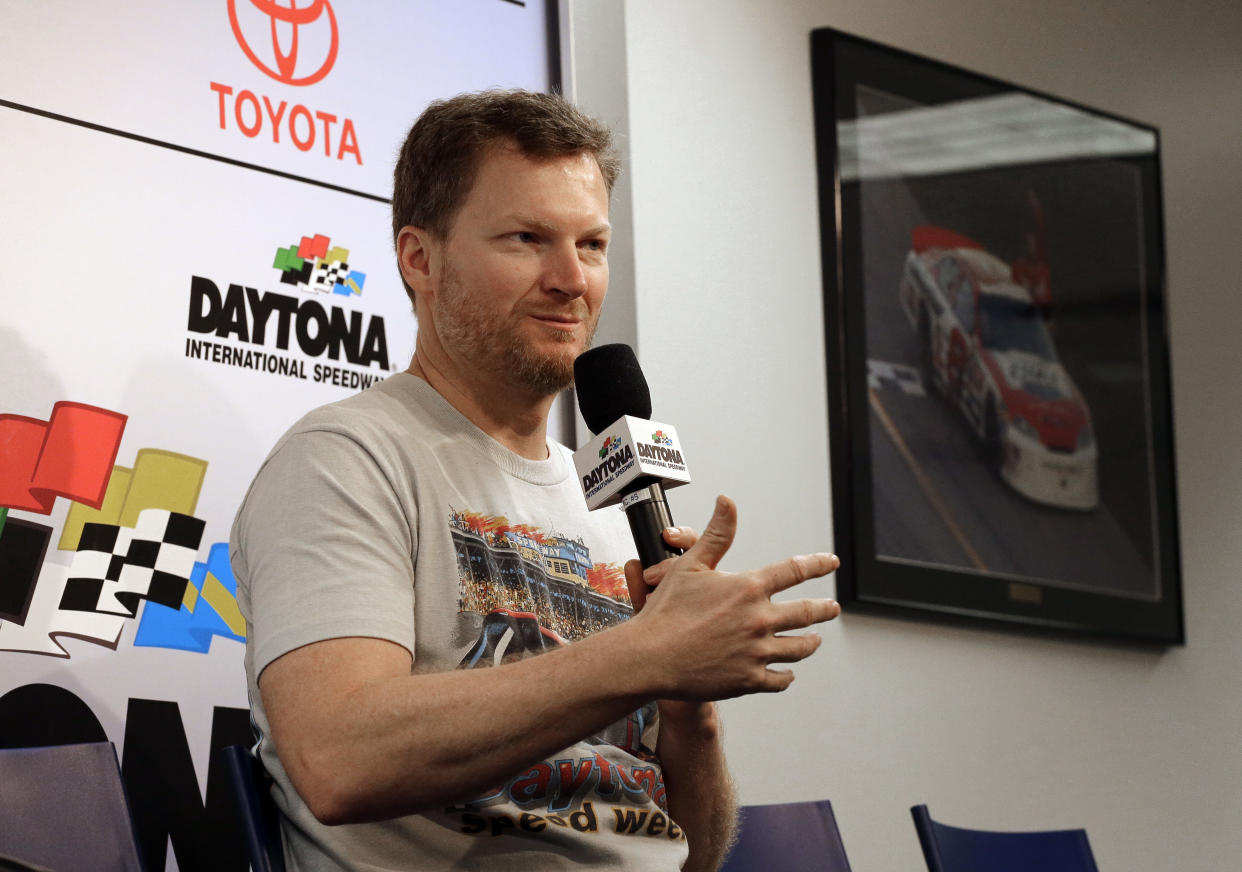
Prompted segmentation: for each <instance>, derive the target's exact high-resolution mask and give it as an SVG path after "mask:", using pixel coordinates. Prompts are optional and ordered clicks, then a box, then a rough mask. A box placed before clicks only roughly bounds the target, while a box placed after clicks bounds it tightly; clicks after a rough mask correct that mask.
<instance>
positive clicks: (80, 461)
mask: <svg viewBox="0 0 1242 872" xmlns="http://www.w3.org/2000/svg"><path fill="white" fill-rule="evenodd" d="M126 420H128V419H127V417H126V416H125V415H122V414H121V413H119V412H112V411H109V410H108V409H101V408H99V407H97V406H88V405H86V404H85V403H70V402H63V401H62V402H59V403H56V404H55V405H54V406H52V417H51V418H50V419H49V420H47V421H40V420H38V419H37V418H27V417H24V416H22V415H0V506H8V507H10V508H14V509H25V510H27V511H31V512H37V513H38V514H41V515H47V514H50V513H51V511H52V506H53V504H54V503H55V502H56V497H58V496H62V497H66V498H68V499H71V500H75V501H76V502H79V503H83V504H85V505H87V506H90V507H91V508H93V509H97V508H99V506H100V505H101V504H102V503H103V498H104V493H105V492H106V491H107V488H108V477H109V476H110V475H111V474H112V465H113V463H115V462H116V455H117V451H118V450H119V449H120V447H121V434H122V433H123V432H124V431H125V422H126Z"/></svg>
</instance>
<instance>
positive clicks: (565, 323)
mask: <svg viewBox="0 0 1242 872" xmlns="http://www.w3.org/2000/svg"><path fill="white" fill-rule="evenodd" d="M530 317H531V318H533V319H534V320H536V321H538V322H539V323H541V324H546V325H548V326H549V327H551V328H553V329H554V330H573V329H575V328H576V327H577V326H578V325H579V324H581V323H582V319H581V318H579V317H578V316H577V315H568V314H563V313H559V312H533V313H531V316H530Z"/></svg>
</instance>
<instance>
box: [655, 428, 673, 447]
mask: <svg viewBox="0 0 1242 872" xmlns="http://www.w3.org/2000/svg"><path fill="white" fill-rule="evenodd" d="M651 441H652V442H654V443H655V444H656V445H672V444H673V437H672V436H669V435H668V434H667V433H665V432H664V431H663V430H656V431H655V432H654V433H652V434H651Z"/></svg>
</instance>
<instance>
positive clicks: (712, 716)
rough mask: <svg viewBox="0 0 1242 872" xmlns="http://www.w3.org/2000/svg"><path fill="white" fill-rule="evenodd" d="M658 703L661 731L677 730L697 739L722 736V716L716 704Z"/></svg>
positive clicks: (676, 701) (675, 700) (669, 701)
mask: <svg viewBox="0 0 1242 872" xmlns="http://www.w3.org/2000/svg"><path fill="white" fill-rule="evenodd" d="M658 702H659V706H660V729H661V731H663V730H675V731H676V732H678V733H681V734H683V735H686V736H693V737H695V738H697V739H715V738H717V737H718V736H719V735H720V716H719V714H718V713H717V711H716V705H715V703H711V702H689V701H683V700H679V699H662V700H659V701H658Z"/></svg>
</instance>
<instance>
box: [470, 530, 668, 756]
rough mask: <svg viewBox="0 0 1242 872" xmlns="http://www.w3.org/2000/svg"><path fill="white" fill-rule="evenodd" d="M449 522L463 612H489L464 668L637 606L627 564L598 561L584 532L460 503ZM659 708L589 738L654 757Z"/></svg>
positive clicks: (580, 633) (558, 641)
mask: <svg viewBox="0 0 1242 872" xmlns="http://www.w3.org/2000/svg"><path fill="white" fill-rule="evenodd" d="M449 529H450V531H451V533H452V537H453V546H454V548H455V550H456V552H457V576H458V581H459V583H460V587H459V595H458V601H457V608H458V612H459V613H472V614H477V615H481V616H482V617H483V624H482V627H481V629H480V631H479V637H478V640H477V641H476V642H475V644H474V646H473V647H472V648H471V649H470V651H469V652H468V653H467V654H466V656H465V657H464V658H463V659H462V662H461V664H460V668H462V669H478V668H482V667H487V666H498V665H500V664H501V663H504V662H507V661H510V660H520V659H522V658H524V657H530V656H533V655H535V654H540V653H542V652H544V651H547V650H549V649H551V648H555V647H557V646H559V645H565V644H568V643H569V642H573V641H576V640H578V639H581V638H583V637H584V636H588V635H590V634H591V633H594V632H596V631H598V630H602V629H605V628H606V627H610V626H612V625H613V624H618V623H620V622H622V621H624V620H626V619H627V618H629V617H630V616H632V615H633V613H634V609H633V607H632V606H631V605H630V596H629V589H628V588H627V587H626V584H625V572H624V570H623V569H622V567H621V566H620V565H618V564H616V563H604V562H599V563H596V562H593V561H592V558H591V550H590V548H589V547H588V546H587V545H586V543H585V542H584V541H583V540H582V539H581V538H580V537H574V536H570V535H565V534H562V533H559V532H551V531H548V530H544V529H542V528H540V527H538V526H534V525H531V524H522V523H514V522H512V521H510V520H509V519H508V518H506V517H505V516H503V515H485V514H481V513H478V512H465V511H457V510H456V509H453V510H451V512H450V515H449ZM655 715H656V706H655V704H654V703H650V704H648V705H646V706H644V707H643V708H641V709H639V710H638V711H635V712H633V713H632V714H630V716H629V717H628V718H626V719H625V720H622V721H618V722H617V723H615V724H613V725H612V726H611V727H609V728H608V729H606V730H605V731H603V732H602V733H600V734H598V735H596V736H594V737H592V738H591V739H589V740H588V742H589V743H590V744H596V745H603V744H607V745H615V746H617V747H618V748H623V749H625V750H626V751H629V752H630V753H631V754H634V755H635V756H638V757H640V758H644V759H647V758H653V757H654V751H655V738H654V736H655V733H654V727H655V725H656V721H655ZM584 762H586V763H591V764H594V761H584Z"/></svg>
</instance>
